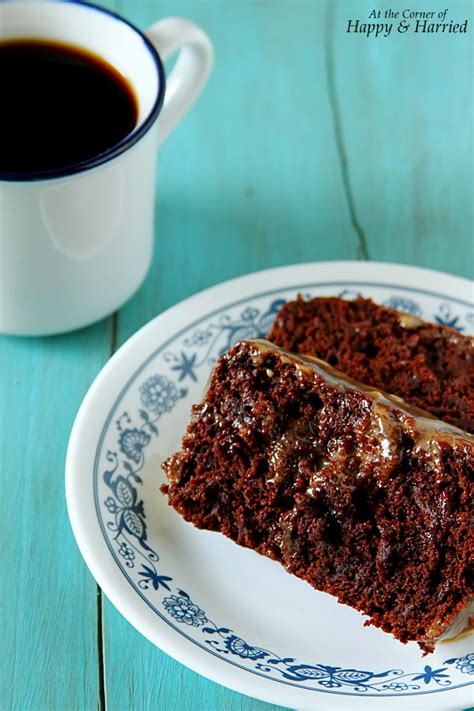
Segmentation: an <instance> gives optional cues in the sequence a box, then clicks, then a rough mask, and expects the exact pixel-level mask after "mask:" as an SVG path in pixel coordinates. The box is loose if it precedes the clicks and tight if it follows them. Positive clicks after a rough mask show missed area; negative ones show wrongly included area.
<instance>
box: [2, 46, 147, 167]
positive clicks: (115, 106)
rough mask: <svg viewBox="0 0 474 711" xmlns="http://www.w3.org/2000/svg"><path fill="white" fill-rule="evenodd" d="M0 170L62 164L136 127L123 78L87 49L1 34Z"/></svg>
mask: <svg viewBox="0 0 474 711" xmlns="http://www.w3.org/2000/svg"><path fill="white" fill-rule="evenodd" d="M0 77H1V96H2V110H1V111H0V172H7V173H13V174H15V173H19V174H20V173H30V172H31V173H34V172H36V171H45V170H54V169H66V168H67V167H68V166H72V165H74V164H77V163H81V162H83V161H87V160H89V159H91V158H95V157H97V156H99V155H100V154H102V153H104V151H107V150H108V149H110V148H113V147H114V146H115V145H117V143H119V142H120V141H121V140H122V139H123V138H125V137H126V136H127V135H128V134H129V133H130V132H131V131H132V130H133V128H134V127H135V125H136V123H137V117H138V105H137V100H136V97H135V94H134V91H133V89H132V87H131V85H130V84H129V83H128V81H127V80H126V79H125V77H124V76H122V74H120V73H119V72H118V71H117V70H116V69H115V68H114V67H113V66H112V65H110V64H109V63H108V62H106V61H105V60H104V59H101V58H100V57H99V56H97V55H95V54H92V53H90V52H88V51H87V50H84V49H81V48H79V47H74V46H72V45H67V44H62V43H58V42H53V41H43V40H29V39H28V40H27V39H25V40H14V41H4V42H0Z"/></svg>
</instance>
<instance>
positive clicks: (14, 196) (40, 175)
mask: <svg viewBox="0 0 474 711" xmlns="http://www.w3.org/2000/svg"><path fill="white" fill-rule="evenodd" d="M22 37H27V38H32V37H34V38H38V39H50V40H56V41H61V42H65V43H67V44H70V45H75V46H79V47H82V48H84V49H86V50H89V51H91V52H93V53H94V54H97V55H99V56H101V57H102V58H103V59H105V60H106V61H108V62H109V63H110V64H111V65H112V66H114V67H115V68H116V69H118V70H119V71H120V72H121V73H122V74H123V75H124V76H125V77H127V79H128V80H129V82H130V83H131V85H132V86H133V88H134V90H135V94H136V97H137V99H138V121H137V124H136V126H135V128H134V129H133V131H132V132H131V133H130V134H128V135H127V136H126V137H125V138H124V139H123V140H122V141H120V142H119V143H118V144H116V145H115V146H114V147H113V148H111V149H109V150H108V151H106V152H104V153H102V154H101V155H99V156H97V157H95V158H92V159H90V160H87V161H84V162H82V163H79V164H75V165H70V166H67V167H65V168H61V169H58V170H49V171H41V172H37V173H29V174H14V175H11V174H1V173H0V332H2V333H7V334H14V335H31V336H33V335H48V334H54V333H61V332H64V331H70V330H73V329H76V328H80V327H82V326H86V325H88V324H90V323H93V322H94V321H98V320H99V319H101V318H103V317H105V316H107V315H108V314H110V313H112V312H113V311H115V310H116V309H117V308H119V307H120V306H121V305H122V304H123V303H124V302H125V301H126V300H127V299H128V298H129V297H130V296H131V295H132V294H133V293H134V292H135V291H136V290H137V289H138V287H139V286H140V284H141V283H142V281H143V279H144V278H145V276H146V273H147V271H148V269H149V266H150V262H151V257H152V248H153V213H154V193H155V171H156V149H157V147H158V146H159V144H160V143H162V142H163V140H164V139H165V138H166V137H167V136H168V134H169V133H170V131H171V130H172V129H173V127H174V126H175V125H176V123H177V122H178V121H179V120H180V118H181V117H182V116H183V115H184V114H185V113H186V111H187V110H188V109H189V108H190V106H191V104H192V103H193V102H194V101H195V99H196V98H197V97H198V95H199V93H200V92H201V90H202V88H203V86H204V84H205V83H206V81H207V78H208V76H209V73H210V70H211V67H212V62H213V50H212V45H211V43H210V41H209V39H208V37H207V36H206V35H205V33H204V32H203V31H202V30H201V29H200V28H199V27H197V26H196V25H195V24H193V23H192V22H190V21H188V20H185V19H182V18H168V19H165V20H161V21H160V22H157V23H156V24H154V25H153V26H152V27H150V28H149V29H148V30H147V32H146V33H145V34H143V33H142V32H140V31H139V30H138V29H136V28H135V27H134V26H133V25H131V24H130V23H128V22H127V21H126V20H124V19H123V18H121V17H119V16H117V15H115V14H114V13H111V12H109V11H107V10H105V9H103V8H100V7H97V6H95V5H90V4H83V3H81V2H67V1H62V0H57V1H54V2H52V1H51V0H46V1H40V2H28V1H26V2H5V3H0V41H2V40H7V39H14V38H22ZM177 51H179V55H178V58H177V61H176V63H175V65H174V67H173V70H172V71H171V73H170V75H169V76H168V77H167V81H166V82H165V73H164V69H163V64H162V61H164V60H166V59H167V58H168V57H169V56H171V55H172V54H174V53H175V52H177ZM158 53H159V54H158ZM165 84H166V86H165ZM32 120H34V117H32ZM4 140H5V139H4Z"/></svg>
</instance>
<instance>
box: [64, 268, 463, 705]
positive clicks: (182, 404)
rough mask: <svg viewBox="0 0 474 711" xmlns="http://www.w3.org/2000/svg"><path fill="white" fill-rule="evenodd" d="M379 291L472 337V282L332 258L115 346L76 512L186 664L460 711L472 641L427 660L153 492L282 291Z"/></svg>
mask: <svg viewBox="0 0 474 711" xmlns="http://www.w3.org/2000/svg"><path fill="white" fill-rule="evenodd" d="M298 292H300V293H302V294H304V295H311V296H316V295H325V296H326V295H339V296H344V297H346V298H353V297H354V296H355V295H356V294H361V295H363V296H370V297H372V298H373V299H374V300H376V301H377V302H379V303H384V304H388V305H389V306H392V307H394V308H399V309H401V310H404V311H408V312H411V313H413V314H415V315H420V316H422V317H423V318H424V319H426V320H431V321H437V322H439V323H444V324H448V325H450V326H452V327H454V328H457V329H459V330H460V331H462V332H463V333H468V332H470V331H471V332H472V329H473V327H474V314H473V309H472V307H471V306H470V303H469V301H470V300H472V290H471V284H470V283H469V282H467V281H465V280H463V279H459V278H456V277H452V276H449V275H446V274H441V273H437V272H431V271H427V270H423V269H417V268H413V267H405V266H397V265H389V264H376V263H364V262H325V263H316V264H303V265H298V266H291V267H283V268H281V269H272V270H268V271H264V272H259V273H256V274H250V275H248V276H244V277H241V278H239V279H234V280H232V281H229V282H226V283H224V284H221V285H219V286H216V287H213V288H211V289H208V290H207V291H204V292H202V293H201V294H197V295H196V296H193V297H192V298H190V299H187V300H186V301H183V302H182V303H180V304H178V305H177V306H175V307H173V308H172V309H170V310H168V311H166V312H165V313H163V314H161V315H160V316H158V317H157V318H155V319H154V320H153V321H151V322H150V323H149V324H147V325H146V326H145V327H144V328H142V329H141V330H140V331H139V332H138V333H136V334H135V335H134V336H133V337H132V338H130V340H129V341H127V343H125V345H124V346H123V347H122V348H121V349H120V350H119V351H118V352H117V353H116V354H115V355H114V357H113V358H112V359H111V360H110V362H109V363H108V364H107V365H106V367H105V368H104V369H103V370H102V372H101V373H100V374H99V376H98V377H97V379H96V380H95V382H94V383H93V385H92V387H91V388H90V390H89V392H88V394H87V396H86V398H85V399H84V402H83V404H82V406H81V408H80V410H79V413H78V415H77V418H76V421H75V424H74V428H73V431H72V434H71V439H70V443H69V450H68V456H67V467H66V468H67V471H66V493H67V503H68V509H69V515H70V519H71V523H72V527H73V530H74V534H75V536H76V539H77V542H78V544H79V547H80V549H81V552H82V555H83V556H84V558H85V560H86V563H87V565H88V566H89V568H90V570H91V572H92V574H93V575H94V577H95V578H96V580H97V582H98V583H99V585H100V586H101V588H102V589H103V591H104V592H105V594H106V595H107V597H108V598H109V599H110V600H111V602H112V603H113V604H114V605H115V606H116V607H117V608H118V610H119V611H120V612H121V613H122V614H123V615H124V617H126V619H127V620H129V622H131V624H132V625H134V626H135V627H136V628H137V630H139V631H140V632H141V633H142V634H143V635H144V636H145V637H147V638H148V639H149V640H150V641H151V642H153V643H154V644H156V645H157V646H158V647H160V648H161V649H163V650H164V651H165V652H167V653H168V654H170V655H171V656H172V657H174V658H175V659H177V660H179V661H180V662H182V663H183V664H185V665H186V666H188V667H190V668H191V669H194V670H195V671H197V672H199V673H200V674H203V675H204V676H206V677H209V678H210V679H212V680H214V681H216V682H219V683H220V684H223V685H225V686H228V687H230V688H232V689H235V690H237V691H240V692H242V693H244V694H249V695H251V696H254V697H257V698H259V699H264V700H267V701H270V702H273V703H276V704H281V705H284V706H290V707H293V708H304V709H310V708H318V709H323V708H324V709H346V708H350V709H352V708H361V709H362V708H363V709H369V708H370V709H372V708H377V709H380V708H384V709H389V708H397V709H399V708H402V707H403V708H409V709H415V708H416V709H418V708H426V709H444V710H446V709H460V708H461V707H463V706H464V707H465V706H470V705H471V703H472V699H473V688H472V684H473V683H474V654H472V644H471V645H470V642H472V638H469V637H468V638H464V639H460V640H458V641H455V642H451V643H441V644H439V645H438V647H437V649H436V651H435V653H434V654H430V655H429V656H427V657H424V658H423V657H422V654H421V652H420V650H419V648H418V646H417V645H415V644H412V643H411V644H408V645H402V644H400V643H399V642H397V641H396V640H394V639H392V638H391V637H390V636H389V635H387V634H384V633H383V632H381V631H379V630H377V629H375V628H373V627H368V628H367V627H364V626H363V623H364V618H363V616H362V615H360V614H359V613H357V612H355V611H353V610H351V609H350V608H348V607H345V606H343V605H339V604H338V603H337V602H336V600H335V599H334V598H332V597H330V596H329V595H325V594H323V593H318V592H316V591H314V590H313V589H312V588H311V587H310V586H309V585H307V584H306V583H304V582H302V581H300V580H298V579H296V578H294V577H292V576H291V575H288V574H287V573H286V572H285V571H284V570H283V568H282V567H280V565H279V564H277V563H275V562H273V561H271V560H269V559H266V558H264V557H262V556H259V555H258V554H256V553H254V552H253V551H250V550H245V549H243V548H240V547H238V546H237V545H235V544H234V543H232V542H231V541H229V540H228V539H226V538H225V537H224V536H222V535H220V534H217V533H210V532H207V531H198V530H197V529H195V528H194V527H193V526H192V525H190V524H188V523H185V522H184V521H183V520H182V519H181V518H180V516H179V515H178V514H177V513H175V512H174V511H173V510H172V509H171V508H169V507H168V505H167V500H166V498H165V497H164V496H162V494H161V493H160V491H159V485H160V484H161V483H162V482H163V481H164V475H163V473H162V472H161V470H160V463H161V461H162V460H163V459H164V458H165V457H166V456H168V455H169V454H170V453H172V452H174V451H175V450H176V449H178V448H179V445H180V439H181V435H182V433H183V431H184V428H185V426H186V423H187V421H188V418H189V412H190V407H191V404H192V403H193V402H198V401H200V399H201V396H202V392H203V389H204V386H205V384H206V381H207V378H208V375H209V371H210V368H211V366H212V363H213V362H214V360H215V359H216V357H217V356H218V355H219V354H220V353H222V352H223V351H224V350H226V349H227V348H229V347H230V346H231V345H232V344H233V343H235V342H236V341H238V340H240V339H243V338H250V337H255V336H262V335H264V334H265V333H266V332H267V331H268V329H269V327H270V325H271V323H272V320H273V318H274V315H275V313H276V310H277V309H278V307H279V306H280V305H281V304H282V303H283V301H284V300H289V299H292V298H294V297H295V296H296V294H297V293H298Z"/></svg>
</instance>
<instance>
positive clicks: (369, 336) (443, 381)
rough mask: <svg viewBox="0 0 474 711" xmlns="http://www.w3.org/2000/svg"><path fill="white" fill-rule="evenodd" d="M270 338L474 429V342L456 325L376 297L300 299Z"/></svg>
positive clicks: (289, 307) (277, 322)
mask: <svg viewBox="0 0 474 711" xmlns="http://www.w3.org/2000/svg"><path fill="white" fill-rule="evenodd" d="M268 340H270V341H272V343H275V344H276V345H277V346H280V347H281V348H285V349H286V350H289V351H293V352H295V353H306V354H308V355H313V356H317V357H318V358H321V359H322V360H325V361H327V362H328V363H330V364H331V365H333V366H335V367H336V368H338V369H339V370H341V371H343V372H344V373H347V374H348V375H349V376H351V377H352V378H355V379H356V380H359V381H360V382H362V383H370V385H373V386H374V387H376V388H379V389H381V390H385V391H386V392H390V393H394V394H395V395H398V396H399V397H402V398H403V399H404V400H406V402H409V403H411V404H413V405H417V406H418V407H421V408H422V409H423V410H427V411H428V412H430V413H431V414H432V415H434V416H435V417H438V418H439V419H440V420H446V422H451V423H452V424H453V425H456V426H457V427H460V428H461V429H463V430H467V431H468V432H474V348H473V345H474V341H473V339H472V338H469V337H467V336H463V335H461V334H459V333H457V332H456V331H454V330H453V329H452V328H447V327H446V326H440V325H436V324H431V323H425V322H424V321H421V320H420V319H419V318H416V317H414V316H411V315H409V314H404V313H400V312H398V311H394V310H393V309H388V308H385V307H383V306H378V305H377V304H374V303H373V301H370V299H355V300H354V301H345V300H344V299H338V298H316V299H311V300H309V301H304V300H303V299H302V298H301V297H300V298H298V299H297V300H295V301H291V302H289V303H287V304H285V305H284V306H283V307H282V308H281V309H280V311H279V312H278V314H277V316H276V319H275V323H274V326H273V328H272V330H271V331H270V333H269V334H268Z"/></svg>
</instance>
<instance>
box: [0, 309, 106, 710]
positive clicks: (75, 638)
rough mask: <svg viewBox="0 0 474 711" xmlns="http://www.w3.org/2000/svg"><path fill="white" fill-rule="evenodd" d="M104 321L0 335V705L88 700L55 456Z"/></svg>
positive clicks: (74, 704) (85, 618)
mask: <svg viewBox="0 0 474 711" xmlns="http://www.w3.org/2000/svg"><path fill="white" fill-rule="evenodd" d="M109 344H110V320H106V321H102V322H101V323H99V324H97V325H96V326H93V327H91V328H88V329H84V330H82V331H80V332H78V333H75V334H72V335H66V336H58V337H54V338H53V337H51V338H36V339H21V338H8V337H2V338H0V392H1V393H2V396H1V403H0V451H1V459H0V471H1V475H0V480H1V481H2V490H3V493H2V497H1V502H0V506H1V515H0V521H1V532H0V540H1V566H2V575H1V583H0V598H1V601H2V602H1V605H0V610H1V612H0V629H1V631H2V647H3V649H4V650H5V654H4V655H3V661H2V670H1V688H0V699H1V701H0V708H2V709H6V710H8V711H14V710H18V711H29V710H31V711H59V710H61V711H62V710H63V709H67V710H68V711H75V710H76V709H77V710H78V711H79V710H83V709H94V708H97V705H98V683H97V679H98V674H97V670H98V659H97V645H96V584H95V582H94V580H93V578H92V576H91V575H90V573H89V571H88V570H87V568H86V566H85V564H84V562H83V560H82V558H81V556H80V553H79V551H78V549H77V546H76V544H75V541H74V538H73V535H72V532H71V529H70V526H69V521H68V517H67V512H66V502H65V498H64V461H65V456H66V446H67V442H68V438H69V432H70V429H71V426H72V423H73V420H74V416H75V414H76V411H77V409H78V407H79V405H80V402H81V400H82V398H83V396H84V394H85V392H86V390H87V388H88V386H89V385H90V383H91V381H92V380H93V379H94V377H95V375H96V374H97V372H98V370H99V369H100V368H101V366H102V365H103V363H104V362H105V361H106V360H107V357H108V352H109Z"/></svg>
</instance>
